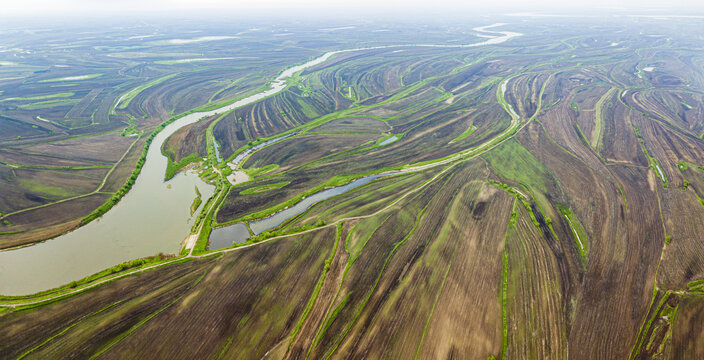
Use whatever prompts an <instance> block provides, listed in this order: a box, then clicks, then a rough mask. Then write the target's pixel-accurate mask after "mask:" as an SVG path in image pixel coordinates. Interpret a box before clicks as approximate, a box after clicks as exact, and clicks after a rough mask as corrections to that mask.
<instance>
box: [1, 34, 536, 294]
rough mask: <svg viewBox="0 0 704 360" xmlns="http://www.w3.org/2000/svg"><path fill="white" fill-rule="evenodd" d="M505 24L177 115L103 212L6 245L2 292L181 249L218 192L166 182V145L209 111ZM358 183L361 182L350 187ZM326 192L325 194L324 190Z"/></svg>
mask: <svg viewBox="0 0 704 360" xmlns="http://www.w3.org/2000/svg"><path fill="white" fill-rule="evenodd" d="M500 25H503V24H494V25H489V26H483V27H478V28H474V30H476V31H478V32H484V33H493V34H498V35H491V36H486V35H481V36H482V37H486V38H488V39H487V40H485V41H482V42H478V43H474V44H466V45H435V44H411V45H386V46H373V47H364V48H355V49H346V50H337V51H330V52H327V53H325V54H323V55H321V56H319V57H317V58H315V59H313V60H311V61H308V62H306V63H304V64H301V65H296V66H292V67H290V68H287V69H286V70H284V71H283V72H281V73H280V74H279V75H278V76H277V77H276V78H275V79H274V80H273V81H272V82H271V84H270V88H269V89H267V90H264V91H262V92H260V93H257V94H255V95H252V96H249V97H247V98H244V99H241V100H239V101H237V102H235V103H233V104H230V105H228V106H225V107H222V108H219V109H215V110H212V111H205V112H199V113H193V114H190V115H187V116H184V117H182V118H180V119H178V120H176V121H174V122H173V123H171V124H170V125H168V126H167V127H166V128H164V130H162V131H161V132H160V133H159V134H158V135H157V136H156V137H155V138H154V140H153V141H152V144H151V146H150V147H149V151H148V153H147V160H146V163H145V165H144V167H143V168H142V172H141V174H140V175H139V177H138V178H137V181H136V182H135V184H134V186H132V189H131V190H130V191H129V192H128V193H127V195H126V196H125V197H124V198H122V200H121V201H120V202H119V203H118V204H117V205H116V206H115V207H113V208H112V209H111V210H110V211H108V212H107V213H106V214H105V215H104V216H103V217H101V218H100V219H97V220H95V221H93V222H92V223H90V224H88V225H86V226H84V227H81V228H79V229H76V230H74V231H72V232H70V233H68V234H65V235H62V236H59V237H57V238H54V239H51V240H48V241H45V242H43V243H39V244H36V245H33V246H29V247H25V248H21V249H17V250H8V251H3V252H0V294H3V295H24V294H30V293H34V292H38V291H42V290H46V289H50V288H54V287H57V286H61V285H63V284H66V283H68V282H70V281H72V280H78V279H80V278H83V277H85V276H88V275H90V274H93V273H96V272H98V271H100V270H103V269H106V268H108V267H111V266H113V265H116V264H118V263H121V262H124V261H128V260H132V259H136V258H140V257H145V256H150V255H155V254H157V253H159V252H163V253H177V252H178V251H179V249H180V246H181V242H182V240H183V239H184V238H185V237H186V236H188V234H189V232H190V228H191V227H192V225H193V221H194V220H195V216H191V214H190V205H191V203H192V201H193V199H194V198H195V196H196V195H195V190H194V186H197V187H198V189H199V191H200V192H201V194H202V195H203V197H204V198H208V197H210V196H212V194H213V192H214V190H215V189H214V187H213V186H211V185H208V184H206V183H204V182H203V181H201V180H200V178H198V176H197V175H195V174H192V173H188V172H184V173H181V174H179V175H177V176H175V177H174V178H173V179H172V180H170V181H168V182H164V181H163V178H164V173H165V171H166V165H167V159H166V157H164V156H163V155H162V154H161V146H162V144H163V143H164V141H165V140H166V139H167V138H168V137H169V136H170V135H171V134H173V133H174V132H176V131H177V130H178V129H180V128H181V127H183V126H186V125H189V124H192V123H194V122H196V121H198V120H200V119H202V118H204V117H207V116H212V115H215V114H218V113H222V112H225V111H229V110H232V109H235V108H238V107H241V106H245V105H247V104H250V103H253V102H256V101H259V100H261V99H263V98H265V97H268V96H271V95H274V94H276V93H278V92H280V91H281V90H283V89H284V88H286V79H287V78H288V77H290V76H292V75H293V74H295V73H296V72H298V71H301V70H304V69H306V68H309V67H312V66H315V65H318V64H320V63H322V62H324V61H326V60H327V59H329V58H330V57H332V56H334V55H336V54H340V53H345V52H352V51H361V50H373V49H382V48H392V47H439V48H464V47H476V46H483V45H494V44H499V43H502V42H504V41H507V40H509V39H511V38H513V37H516V36H520V35H522V34H520V33H515V32H508V31H490V30H487V29H489V28H491V27H495V26H500ZM360 180H362V179H358V180H357V182H353V183H350V184H348V185H345V186H343V187H340V188H342V189H338V188H335V189H329V190H334V191H333V193H337V192H339V191H342V190H344V191H349V190H350V189H351V188H352V187H356V186H360V185H362V184H360V183H358V182H359V181H360ZM371 180H373V179H369V180H367V179H366V178H364V181H366V182H368V181H371ZM352 184H354V185H356V186H350V185H352ZM326 191H327V190H326ZM344 191H342V192H344ZM328 194H329V193H325V195H326V196H327V195H328ZM316 195H317V194H316ZM316 195H313V196H311V198H313V197H314V196H316ZM334 195H336V194H330V196H334ZM330 196H327V197H330ZM311 200H314V199H311ZM320 200H322V199H317V201H320ZM304 201H305V200H304ZM314 202H315V201H313V202H310V203H308V202H305V203H304V204H307V205H305V208H303V209H299V208H296V211H298V212H299V213H300V212H302V211H303V210H305V209H307V208H308V207H309V206H310V205H311V204H313V203H314ZM204 203H205V202H204ZM201 206H203V205H201ZM301 206H303V204H302V205H301ZM199 211H200V209H199ZM196 214H197V212H196ZM279 214H281V213H278V214H275V215H274V216H273V217H272V218H267V219H264V220H262V222H261V223H260V222H253V223H252V224H251V225H252V227H253V228H257V229H258V230H259V226H260V225H261V226H262V228H271V227H273V226H272V225H273V224H275V225H274V226H278V225H279V224H281V222H283V221H284V220H285V218H284V219H283V220H282V219H281V218H282V217H284V216H288V217H290V216H292V215H287V214H288V213H286V214H281V215H279ZM277 223H278V224H277ZM243 228H244V226H242V225H240V226H239V227H238V228H237V229H236V230H239V231H238V232H239V233H242V232H243ZM232 230H235V229H234V228H233V229H232ZM244 230H246V228H244ZM260 231H263V230H260ZM256 232H257V231H255V233H256ZM248 235H249V234H248V232H247V236H248ZM225 242H229V243H230V244H232V241H231V240H229V239H226V241H225Z"/></svg>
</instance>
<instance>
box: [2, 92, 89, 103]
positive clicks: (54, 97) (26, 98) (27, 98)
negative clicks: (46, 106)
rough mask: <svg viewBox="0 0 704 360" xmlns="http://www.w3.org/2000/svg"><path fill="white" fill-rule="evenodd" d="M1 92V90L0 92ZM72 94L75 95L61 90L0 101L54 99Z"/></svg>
mask: <svg viewBox="0 0 704 360" xmlns="http://www.w3.org/2000/svg"><path fill="white" fill-rule="evenodd" d="M0 94H2V92H0ZM73 95H76V94H75V93H72V92H63V93H57V94H47V95H38V96H30V97H11V98H7V99H2V100H0V101H34V100H47V99H56V98H67V97H71V96H73Z"/></svg>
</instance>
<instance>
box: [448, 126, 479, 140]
mask: <svg viewBox="0 0 704 360" xmlns="http://www.w3.org/2000/svg"><path fill="white" fill-rule="evenodd" d="M475 131H477V127H476V126H474V124H470V125H469V127H468V128H467V130H465V131H464V132H463V133H461V134H460V135H459V136H458V137H456V138H454V139H453V140H452V141H450V142H451V143H453V142H457V141H462V140H464V139H466V138H468V137H469V136H470V135H472V134H474V132H475Z"/></svg>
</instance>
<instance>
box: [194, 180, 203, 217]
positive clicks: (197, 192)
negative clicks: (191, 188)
mask: <svg viewBox="0 0 704 360" xmlns="http://www.w3.org/2000/svg"><path fill="white" fill-rule="evenodd" d="M202 202H203V199H202V198H201V195H200V191H199V190H198V186H196V198H195V199H193V203H192V204H191V216H192V215H193V214H194V213H195V212H196V210H198V207H199V206H200V204H201V203H202Z"/></svg>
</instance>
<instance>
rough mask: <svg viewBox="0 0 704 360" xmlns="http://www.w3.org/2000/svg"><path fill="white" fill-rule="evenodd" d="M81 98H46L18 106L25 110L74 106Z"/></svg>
mask: <svg viewBox="0 0 704 360" xmlns="http://www.w3.org/2000/svg"><path fill="white" fill-rule="evenodd" d="M79 101H80V100H79V99H55V100H46V101H40V102H35V103H31V104H24V105H20V106H18V107H19V108H20V109H23V110H37V109H46V108H52V107H57V106H73V105H76V104H78V102H79Z"/></svg>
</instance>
